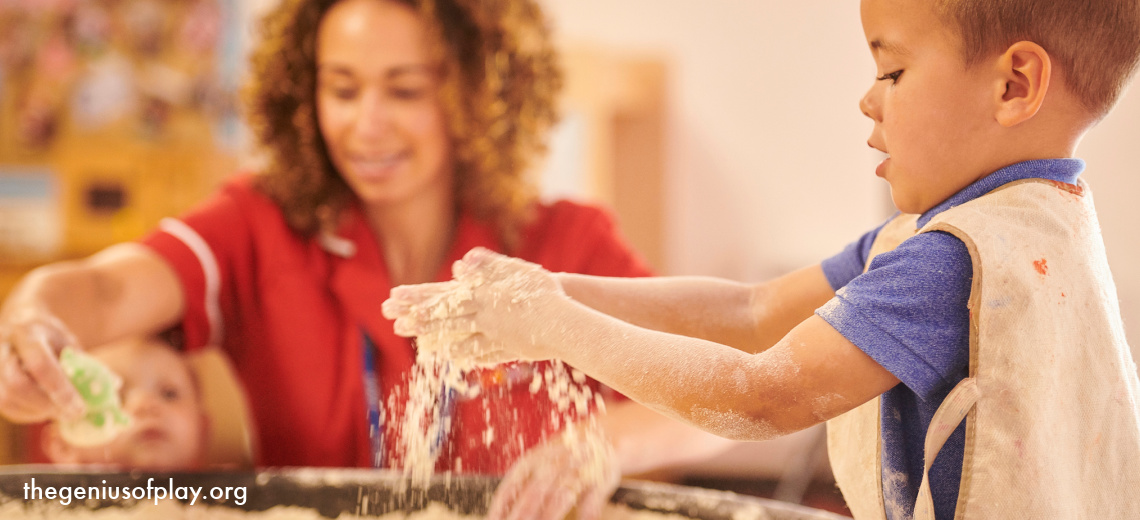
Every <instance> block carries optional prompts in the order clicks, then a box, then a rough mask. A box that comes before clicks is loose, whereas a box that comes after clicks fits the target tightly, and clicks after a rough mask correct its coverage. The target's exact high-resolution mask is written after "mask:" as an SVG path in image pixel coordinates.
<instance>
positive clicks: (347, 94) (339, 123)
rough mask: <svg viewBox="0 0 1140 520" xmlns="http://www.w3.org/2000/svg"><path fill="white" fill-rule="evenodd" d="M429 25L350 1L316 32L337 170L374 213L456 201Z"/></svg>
mask: <svg viewBox="0 0 1140 520" xmlns="http://www.w3.org/2000/svg"><path fill="white" fill-rule="evenodd" d="M426 38H427V35H426V32H425V30H424V27H423V24H422V23H421V22H420V19H419V17H418V15H417V14H416V12H415V11H413V10H412V9H411V8H409V7H407V6H405V5H402V4H399V3H396V2H392V1H388V0H344V1H342V2H339V3H337V4H336V5H334V6H333V7H332V8H331V9H330V10H329V11H328V12H327V13H326V14H325V17H324V19H322V20H321V24H320V26H319V28H318V32H317V93H316V94H317V95H316V100H317V117H318V124H319V126H320V130H321V135H322V136H323V137H324V141H325V146H326V147H327V149H328V153H329V156H330V158H331V160H332V163H333V165H334V166H335V167H336V168H337V170H339V171H340V174H341V176H342V177H343V178H344V180H345V182H347V183H348V185H349V187H351V188H352V191H353V192H355V193H356V195H357V196H358V197H359V198H360V199H361V200H362V201H363V202H364V204H365V206H370V207H376V206H383V205H390V204H398V203H403V202H409V201H414V200H415V199H416V198H417V196H422V195H424V194H426V193H434V194H436V195H439V194H442V193H446V196H448V197H450V189H451V175H450V170H451V162H450V161H451V157H450V150H451V147H450V143H449V140H448V136H447V130H446V126H445V123H444V115H443V110H442V108H441V106H440V103H439V100H438V97H437V91H438V84H439V77H438V72H437V68H436V67H435V64H434V62H433V61H432V59H431V57H430V55H429V52H428V46H427V39H426Z"/></svg>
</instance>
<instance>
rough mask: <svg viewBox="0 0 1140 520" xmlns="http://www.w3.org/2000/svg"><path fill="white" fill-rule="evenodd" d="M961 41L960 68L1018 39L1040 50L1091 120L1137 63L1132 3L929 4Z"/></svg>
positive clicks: (975, 0)
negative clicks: (1037, 46)
mask: <svg viewBox="0 0 1140 520" xmlns="http://www.w3.org/2000/svg"><path fill="white" fill-rule="evenodd" d="M934 8H935V12H936V13H937V14H938V15H939V16H940V17H942V19H943V20H944V21H945V22H946V23H947V24H948V25H949V26H950V27H951V28H955V29H957V30H958V33H959V35H960V36H961V37H962V47H963V48H962V52H963V54H964V57H965V61H966V64H967V65H968V66H969V65H975V64H977V63H978V62H979V61H981V60H982V59H984V58H985V57H986V56H987V55H990V54H991V53H995V52H1002V51H1004V50H1005V49H1006V48H1008V47H1009V46H1010V45H1013V44H1014V43H1017V42H1019V41H1032V42H1034V43H1036V44H1038V45H1040V46H1041V47H1043V48H1044V49H1045V51H1046V52H1048V53H1049V56H1050V57H1051V58H1052V59H1053V63H1054V64H1055V65H1056V66H1057V68H1059V69H1060V70H1061V71H1062V77H1064V81H1065V85H1066V86H1067V87H1068V88H1069V90H1070V91H1072V92H1073V94H1074V95H1075V96H1076V97H1077V98H1078V99H1079V100H1080V101H1081V103H1082V104H1083V105H1084V107H1085V109H1087V110H1088V111H1089V112H1090V114H1092V115H1093V116H1095V117H1096V118H1101V117H1104V115H1106V114H1108V112H1109V111H1110V110H1112V106H1113V105H1114V104H1116V101H1117V98H1119V97H1120V93H1121V92H1123V91H1124V87H1125V86H1127V85H1128V81H1129V79H1130V78H1131V77H1132V74H1133V73H1134V72H1135V71H1136V66H1137V62H1138V61H1140V1H1138V0H1092V1H1090V0H1046V1H1042V0H935V2H934Z"/></svg>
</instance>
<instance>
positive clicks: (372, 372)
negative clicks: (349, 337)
mask: <svg viewBox="0 0 1140 520" xmlns="http://www.w3.org/2000/svg"><path fill="white" fill-rule="evenodd" d="M360 337H361V345H362V346H363V348H362V350H363V351H364V404H365V410H366V412H367V414H368V415H367V418H368V438H369V440H370V441H371V446H372V467H374V468H382V467H384V412H383V410H382V409H381V403H380V379H379V377H378V376H377V375H376V354H377V352H376V344H375V343H373V342H372V338H370V337H368V333H367V332H365V331H364V329H363V328H361V329H360Z"/></svg>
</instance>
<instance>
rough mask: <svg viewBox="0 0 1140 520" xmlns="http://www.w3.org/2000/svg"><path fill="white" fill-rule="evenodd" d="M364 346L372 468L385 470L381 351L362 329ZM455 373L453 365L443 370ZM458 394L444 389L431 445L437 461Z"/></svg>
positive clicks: (449, 426)
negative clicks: (378, 361) (378, 360)
mask: <svg viewBox="0 0 1140 520" xmlns="http://www.w3.org/2000/svg"><path fill="white" fill-rule="evenodd" d="M360 339H361V346H362V349H361V350H363V354H364V371H363V372H364V401H365V413H366V414H367V415H366V420H367V422H368V439H369V441H370V446H371V448H372V467H374V468H383V467H385V463H386V461H385V457H384V455H385V454H384V420H385V419H384V409H383V404H382V403H381V402H380V376H379V374H377V373H376V357H377V355H378V354H379V350H378V349H377V348H376V343H375V342H374V341H372V338H371V337H370V336H368V333H367V332H365V331H364V328H363V327H361V329H360ZM451 369H452V366H451V364H450V363H448V364H446V365H445V366H444V367H443V368H442V370H444V371H445V372H446V371H449V370H451ZM457 397H458V396H457V392H456V391H455V390H454V389H452V388H449V387H447V386H446V385H445V387H444V388H443V389H442V391H441V393H440V396H439V399H440V404H439V415H438V416H437V417H436V420H437V421H438V422H437V423H436V424H438V425H439V430H438V432H437V433H436V437H435V439H434V441H433V442H432V446H431V456H432V458H435V457H436V456H438V455H439V452H440V450H442V449H443V444H444V442H446V441H447V437H448V433H449V432H450V431H451V418H452V415H453V414H454V412H455V404H456V402H457V401H458V399H457Z"/></svg>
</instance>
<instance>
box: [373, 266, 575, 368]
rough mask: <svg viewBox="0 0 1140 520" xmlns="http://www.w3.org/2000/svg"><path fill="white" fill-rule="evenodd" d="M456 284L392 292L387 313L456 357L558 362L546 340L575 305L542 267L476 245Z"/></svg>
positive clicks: (425, 344)
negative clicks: (561, 310) (559, 318)
mask: <svg viewBox="0 0 1140 520" xmlns="http://www.w3.org/2000/svg"><path fill="white" fill-rule="evenodd" d="M453 274H454V276H455V279H454V280H452V281H449V282H442V283H433V284H421V285H405V286H400V287H396V288H395V289H392V294H391V297H390V298H389V299H388V300H387V301H385V302H384V316H385V317H387V318H388V319H394V320H396V323H395V331H396V334H399V335H401V336H408V337H411V336H415V337H417V338H418V345H419V347H420V348H422V349H426V350H429V351H439V352H442V353H443V354H444V355H446V356H448V357H449V358H451V359H453V360H460V361H473V362H475V363H496V362H504V361H509V360H514V359H525V360H541V359H549V358H551V357H555V356H554V355H553V354H554V353H552V352H548V351H547V350H546V349H544V345H543V341H542V339H543V336H544V334H545V333H546V332H548V331H549V330H550V329H551V327H553V326H554V325H555V322H556V321H557V316H558V311H559V308H560V306H561V305H563V304H564V303H566V302H569V299H568V298H567V297H566V295H565V293H563V292H562V288H561V287H560V286H559V284H558V282H557V280H556V279H555V277H554V275H552V274H551V273H550V272H549V271H547V270H545V269H543V268H542V267H540V266H538V265H536V264H532V263H530V262H526V261H523V260H519V259H517V258H510V257H507V256H503V255H500V254H497V253H494V252H491V251H488V250H486V249H482V248H475V249H472V250H471V251H470V252H468V253H467V254H466V255H465V256H464V257H463V259H462V260H460V261H458V262H456V263H455V265H454V266H453Z"/></svg>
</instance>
